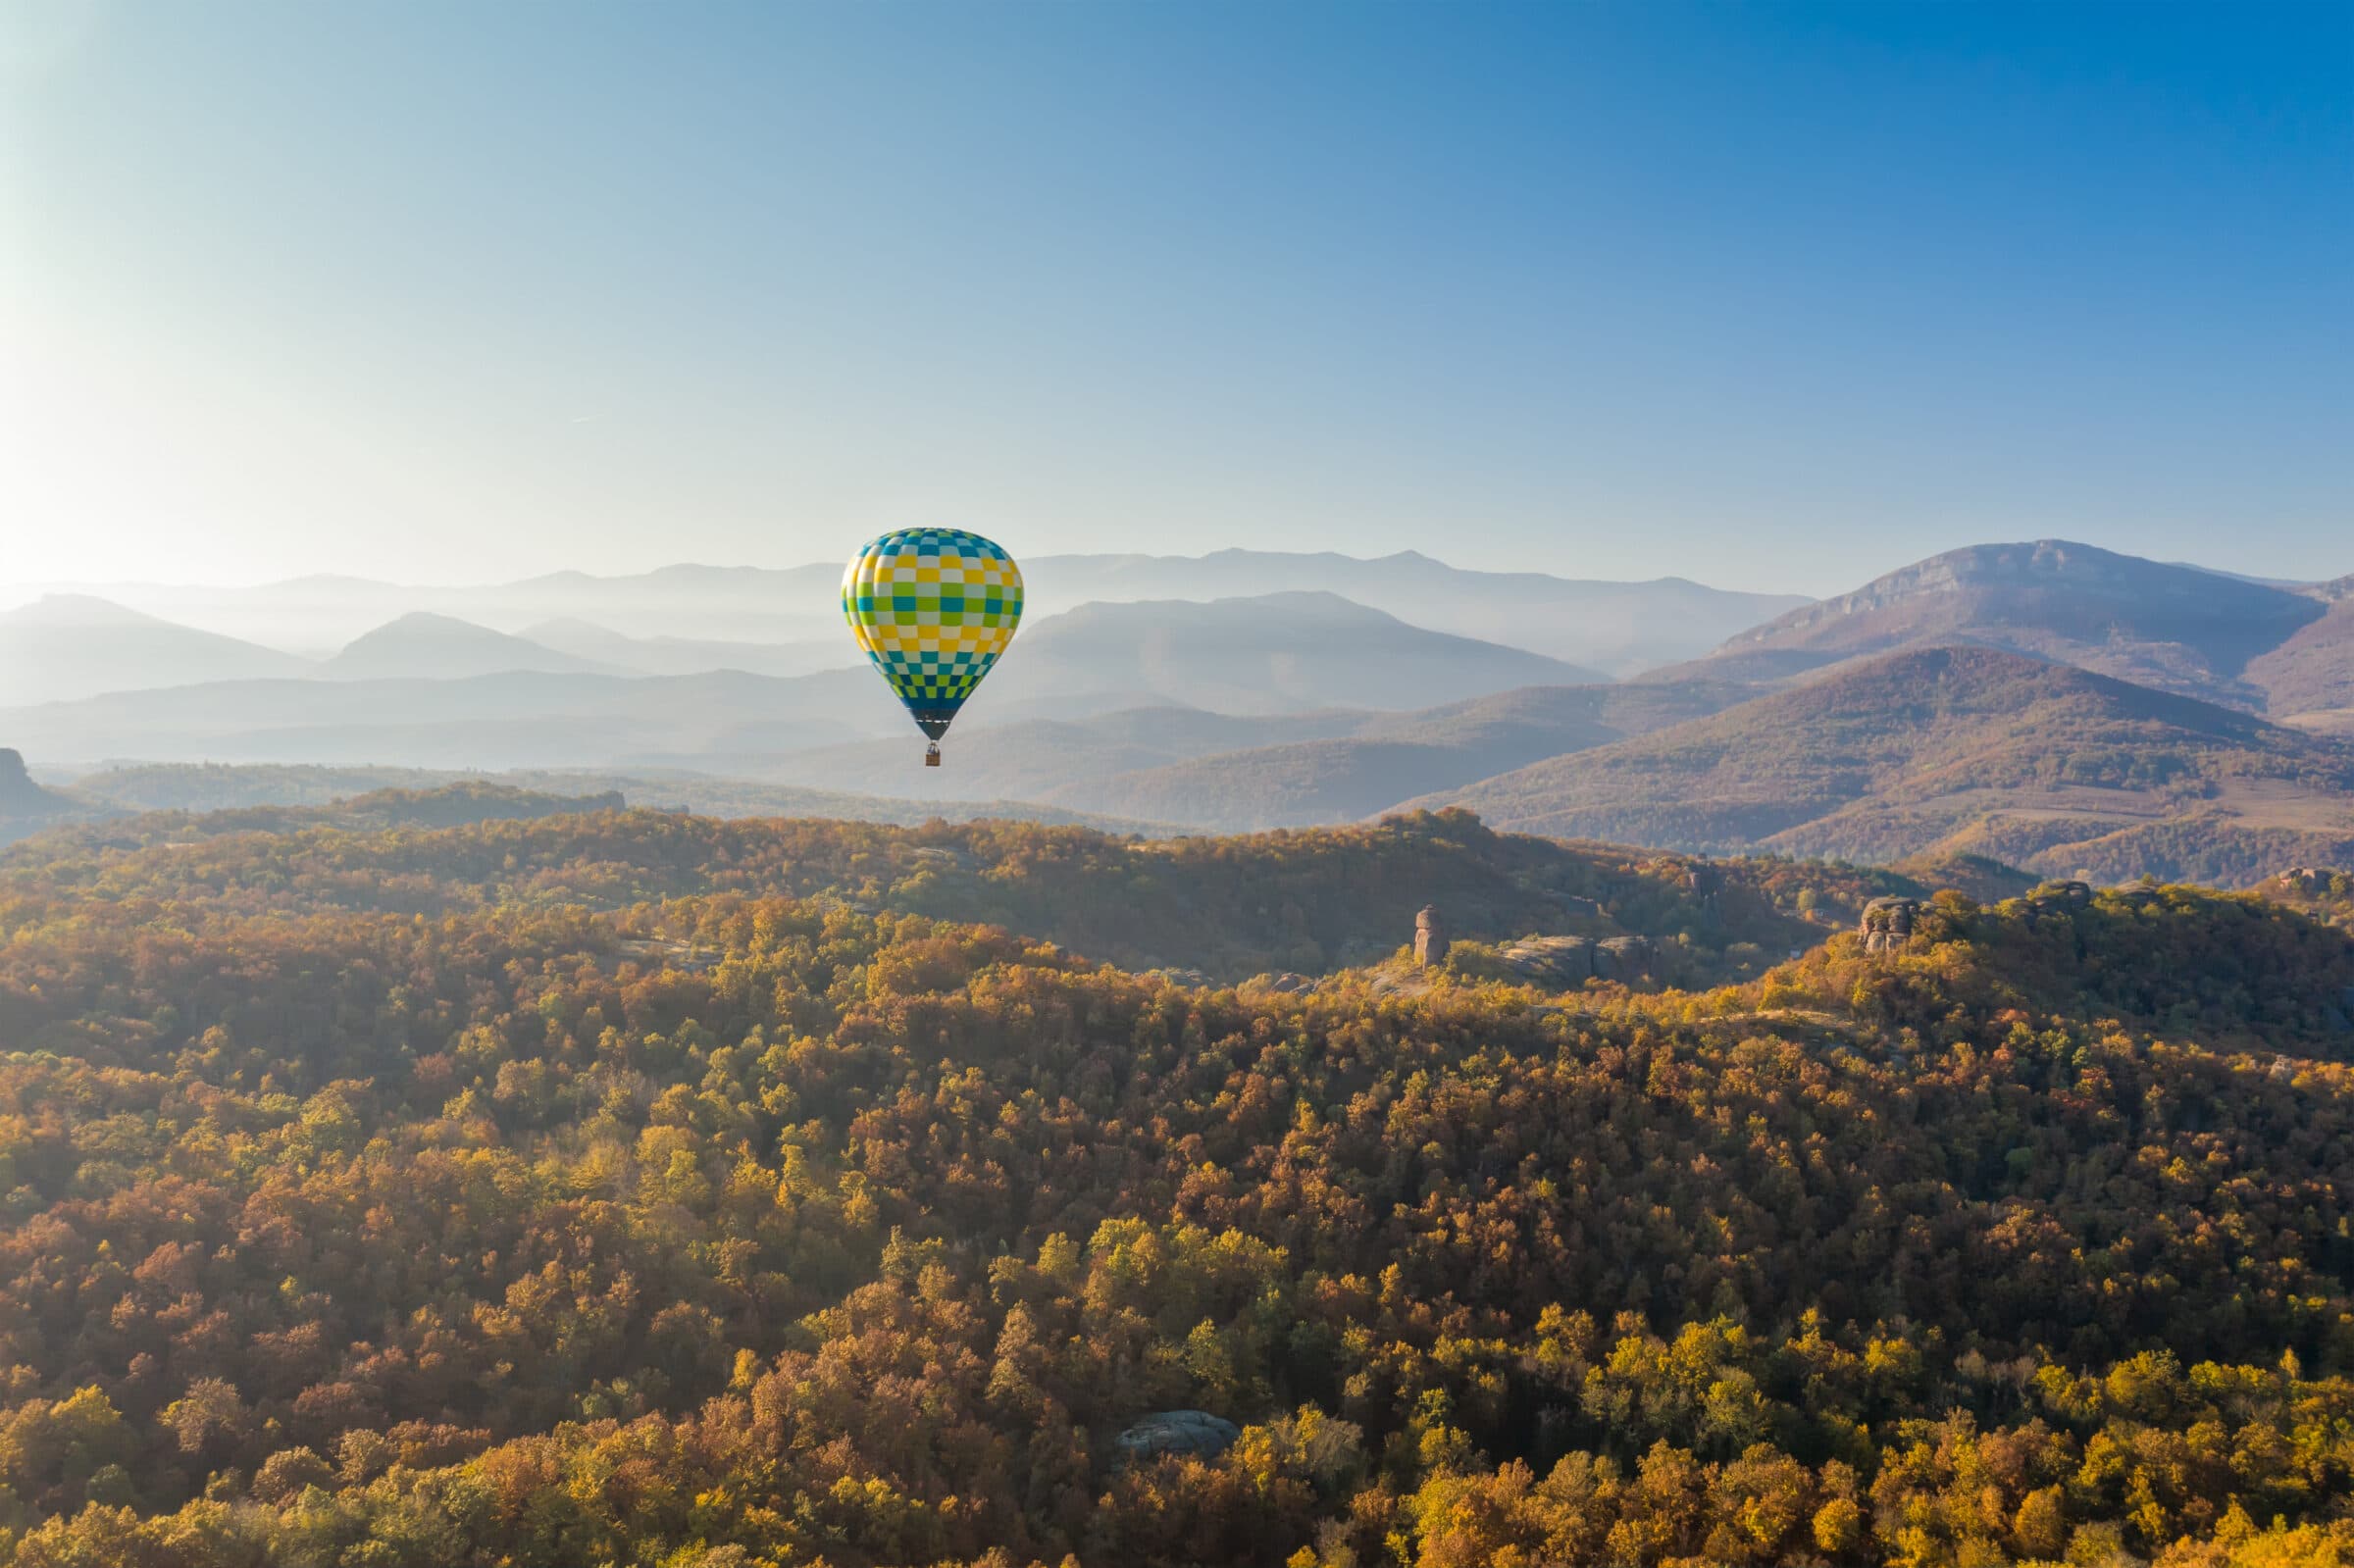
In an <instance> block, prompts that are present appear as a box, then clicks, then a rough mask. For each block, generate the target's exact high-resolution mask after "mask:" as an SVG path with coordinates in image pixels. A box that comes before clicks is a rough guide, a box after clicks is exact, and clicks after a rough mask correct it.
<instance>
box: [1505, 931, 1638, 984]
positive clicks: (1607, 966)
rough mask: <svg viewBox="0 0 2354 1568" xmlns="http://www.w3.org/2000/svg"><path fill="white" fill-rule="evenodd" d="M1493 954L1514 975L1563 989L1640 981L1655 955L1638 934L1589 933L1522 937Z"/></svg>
mask: <svg viewBox="0 0 2354 1568" xmlns="http://www.w3.org/2000/svg"><path fill="white" fill-rule="evenodd" d="M1496 956H1497V957H1498V958H1499V959H1501V960H1503V962H1504V963H1505V965H1506V967H1508V968H1510V970H1511V971H1512V972H1513V973H1514V974H1515V975H1518V976H1521V977H1522V978H1524V979H1527V980H1531V981H1534V982H1536V983H1537V984H1539V985H1547V986H1557V987H1560V988H1562V989H1567V988H1569V987H1571V986H1582V985H1584V984H1585V983H1586V982H1587V981H1589V980H1613V981H1618V982H1620V983H1622V984H1628V983H1632V982H1634V981H1638V980H1641V979H1643V978H1645V977H1646V976H1648V975H1649V974H1650V973H1651V970H1652V964H1653V961H1654V959H1655V957H1656V954H1655V952H1654V950H1653V948H1652V945H1651V942H1650V940H1649V939H1648V938H1646V937H1642V936H1606V937H1604V938H1603V939H1602V940H1600V941H1596V940H1595V939H1594V938H1593V937H1591V936H1523V937H1521V938H1520V939H1519V940H1518V941H1516V942H1510V943H1507V944H1506V945H1505V946H1503V947H1501V948H1499V949H1497V953H1496Z"/></svg>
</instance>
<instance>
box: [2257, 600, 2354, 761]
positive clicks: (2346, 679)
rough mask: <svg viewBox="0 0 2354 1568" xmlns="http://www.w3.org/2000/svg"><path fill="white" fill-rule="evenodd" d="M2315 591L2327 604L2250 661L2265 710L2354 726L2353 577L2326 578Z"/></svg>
mask: <svg viewBox="0 0 2354 1568" xmlns="http://www.w3.org/2000/svg"><path fill="white" fill-rule="evenodd" d="M2312 596H2313V597H2315V598H2317V599H2319V600H2321V601H2322V602H2323V603H2325V604H2327V605H2328V609H2327V610H2326V611H2325V612H2324V613H2323V615H2322V616H2321V618H2320V619H2319V620H2316V621H2309V622H2307V623H2306V624H2305V625H2303V626H2301V627H2299V628H2298V629H2297V630H2296V632H2294V633H2293V634H2292V635H2290V636H2289V637H2288V639H2287V640H2286V641H2284V642H2282V643H2281V644H2280V645H2279V646H2278V647H2276V648H2272V649H2269V650H2268V651H2266V652H2264V653H2260V654H2258V655H2257V656H2256V657H2255V658H2254V659H2251V660H2250V661H2248V668H2247V679H2248V682H2249V683H2250V684H2252V685H2255V686H2257V687H2259V688H2261V689H2262V690H2263V692H2264V696H2265V709H2266V712H2268V713H2269V714H2271V715H2272V716H2273V717H2274V718H2276V719H2278V720H2281V721H2283V722H2285V723H2293V724H2300V725H2308V726H2311V727H2314V728H2333V729H2345V728H2349V727H2354V577H2344V578H2340V579H2338V580H2337V581H2336V582H2326V583H2323V584H2322V585H2321V586H2319V587H2318V588H2315V589H2314V590H2313V595H2312Z"/></svg>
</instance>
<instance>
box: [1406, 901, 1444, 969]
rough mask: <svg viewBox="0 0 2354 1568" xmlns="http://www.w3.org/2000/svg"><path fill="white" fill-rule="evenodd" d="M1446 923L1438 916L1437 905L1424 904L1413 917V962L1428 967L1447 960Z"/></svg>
mask: <svg viewBox="0 0 2354 1568" xmlns="http://www.w3.org/2000/svg"><path fill="white" fill-rule="evenodd" d="M1448 946H1449V943H1448V940H1447V923H1446V921H1445V920H1443V919H1441V918H1440V915H1439V906H1438V905H1436V904H1424V905H1423V906H1422V912H1421V913H1420V914H1418V915H1416V916H1415V917H1414V962H1415V963H1417V964H1420V965H1422V966H1423V967H1424V968H1428V967H1429V966H1431V965H1432V964H1443V963H1445V962H1446V961H1447V948H1448Z"/></svg>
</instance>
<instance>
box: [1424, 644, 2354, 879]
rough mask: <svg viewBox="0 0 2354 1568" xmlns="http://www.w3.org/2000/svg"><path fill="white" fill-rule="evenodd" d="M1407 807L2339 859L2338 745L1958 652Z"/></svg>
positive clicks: (1969, 842)
mask: <svg viewBox="0 0 2354 1568" xmlns="http://www.w3.org/2000/svg"><path fill="white" fill-rule="evenodd" d="M1409 804H1412V805H1441V804H1447V805H1461V806H1467V807H1469V808H1471V809H1473V810H1475V811H1477V812H1479V813H1480V814H1481V816H1482V817H1483V818H1485V819H1486V820H1488V821H1489V822H1490V823H1491V824H1493V825H1494V826H1497V827H1499V828H1507V829H1513V830H1517V831H1522V832H1532V833H1544V834H1550V835H1559V836H1564V837H1603V838H1614V839H1620V840H1626V841H1632V842H1640V843H1652V844H1660V845H1665V846H1672V847H1681V848H1694V849H1712V850H1714V849H1732V848H1746V847H1758V848H1769V849H1779V850H1786V851H1790V852H1793V853H1799V854H1817V855H1834V856H1841V857H1845V858H1851V859H1856V860H1862V861H1867V862H1886V861H1891V860H1896V859H1899V858H1902V857H1906V856H1913V855H1919V854H1922V853H1926V852H1945V853H1951V852H1968V853H1972V854H1979V855H1987V856H1991V857H1993V858H1995V859H1997V860H2000V861H2004V862H2007V863H2009V864H2012V865H2016V866H2021V867H2025V868H2027V869H2030V870H2037V871H2043V872H2047V873H2062V874H2065V873H2073V872H2076V871H2086V872H2090V873H2091V874H2093V875H2094V876H2096V877H2098V878H2101V879H2103V880H2115V879H2118V878H2125V877H2133V876H2138V875H2142V874H2144V873H2155V874H2157V875H2160V876H2177V875H2178V876H2196V877H2198V878H2201V879H2203V880H2207V881H2213V882H2223V883H2230V884H2246V883H2251V882H2254V881H2256V880H2258V879H2260V878H2262V877H2263V876H2265V875H2268V874H2269V873H2271V872H2273V871H2277V870H2278V869H2279V868H2280V867H2281V866H2283V865H2291V864H2300V863H2303V864H2310V863H2317V862H2318V863H2325V864H2326V863H2330V862H2332V861H2335V862H2340V863H2342V862H2343V861H2344V860H2346V859H2348V858H2350V857H2354V755H2350V754H2349V753H2348V752H2347V751H2346V750H2345V749H2343V748H2341V747H2339V746H2336V745H2334V744H2331V743H2329V742H2328V741H2325V740H2321V739H2317V738H2315V737H2313V736H2309V735H2306V734H2303V733H2299V732H2297V731H2295V730H2290V729H2284V728H2281V727H2279V726H2276V725H2272V724H2268V723H2266V722H2264V721H2263V720H2260V719H2256V718H2253V717H2251V716H2249V715H2247V714H2244V713H2239V712H2235V711H2233V710H2230V709H2226V708H2223V707H2220V706H2217V705H2214V704H2210V703H2204V702H2199V701H2195V700H2193V699H2190V698H2186V697H2180V696H2175V695H2172V694H2169V693H2163V692H2157V691H2152V690H2149V689H2147V688H2144V687H2140V686H2135V685H2132V684H2129V683H2124V682H2121V681H2117V680H2113V679H2111V678H2108V677H2105V676H2100V675H2095V674H2093V673H2091V672H2088V671H2082V670H2077V669H2073V668H2072V667H2070V666H2067V665H2061V664H2053V663H2047V662H2044V661H2041V660H2037V659H2032V658H2028V657H2025V656H2023V655H2020V654H2014V653H2006V652H2003V651H2000V650H1996V649H1991V648H1979V647H1951V648H1932V649H1919V650H1911V651H1907V652H1903V653H1896V654H1887V655H1882V656H1881V657H1879V658H1876V659H1871V660H1869V661H1867V662H1865V663H1862V664H1859V665H1857V666H1855V667H1853V668H1850V669H1846V670H1842V671H1840V672H1837V673H1836V674H1833V675H1830V676H1828V677H1825V678H1823V679H1821V680H1818V681H1817V682H1815V683H1811V684H1809V685H1805V686H1801V687H1799V688H1797V689H1794V690H1791V691H1786V692H1781V693H1777V694H1773V695H1770V696H1766V697H1761V698H1757V699H1754V700H1752V701H1749V702H1745V703H1742V704H1740V705H1739V706H1736V707H1732V708H1728V709H1726V710H1725V711H1723V712H1721V713H1718V714H1715V715H1714V716H1712V717H1708V718H1702V719H1696V720H1693V721H1690V722H1688V723H1684V724H1679V725H1675V726H1673V727H1671V728H1668V729H1665V730H1662V731H1659V732H1658V733H1653V734H1650V735H1645V736H1642V737H1639V738H1636V739H1630V740H1623V741H1618V742H1615V743H1613V744H1611V745H1607V746H1601V747H1597V748H1594V749H1591V750H1587V751H1581V752H1576V753H1572V754H1570V755H1567V756H1561V757H1556V758H1553V759H1551V760H1548V761H1544V762H1540V763H1536V764H1534V765H1532V766H1529V767H1525V768H1521V769H1518V770H1516V771H1513V772H1510V773H1506V774H1502V775H1500V776H1498V777H1496V778H1492V779H1488V780H1484V781H1482V782H1480V783H1478V784H1470V785H1467V786H1464V787H1461V788H1454V789H1447V790H1442V791H1438V792H1436V793H1433V794H1431V795H1428V796H1426V797H1424V798H1422V799H1420V800H1417V801H1413V802H1409Z"/></svg>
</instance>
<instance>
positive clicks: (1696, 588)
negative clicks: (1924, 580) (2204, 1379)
mask: <svg viewBox="0 0 2354 1568" xmlns="http://www.w3.org/2000/svg"><path fill="white" fill-rule="evenodd" d="M855 542H857V541H855V540H849V541H847V542H845V543H844V551H845V552H846V550H847V548H848V547H849V544H854V543H855ZM1022 568H1023V575H1024V579H1025V582H1026V585H1027V589H1028V604H1029V611H1030V613H1031V614H1032V615H1034V616H1035V615H1041V614H1044V615H1053V614H1057V613H1060V612H1062V611H1065V610H1070V609H1075V608H1077V607H1078V606H1080V605H1082V604H1085V603H1090V602H1095V601H1118V602H1133V601H1139V600H1149V599H1195V600H1208V599H1222V598H1238V597H1251V596H1255V595H1259V594H1264V593H1272V592H1331V593H1338V594H1341V595H1342V596H1344V597H1346V598H1351V599H1354V600H1356V602H1358V603H1360V604H1364V605H1366V606H1368V607H1370V608H1373V609H1377V610H1382V611H1385V612H1387V613H1389V614H1392V615H1395V616H1397V617H1398V618H1399V619H1401V620H1404V621H1407V622H1408V623H1409V624H1412V625H1415V626H1419V627H1421V628H1423V629H1425V630H1428V631H1436V632H1448V633H1451V634H1454V635H1458V636H1469V637H1473V638H1477V639H1480V640H1483V641H1491V642H1503V643H1508V644H1511V645H1514V646H1520V647H1525V648H1528V649H1529V650H1531V651H1533V652H1538V653H1543V654H1546V655H1548V656H1550V657H1554V658H1559V659H1561V660H1563V661H1565V662H1568V663H1575V664H1585V665H1591V666H1593V667H1595V668H1597V669H1601V670H1607V671H1609V672H1610V673H1611V674H1612V675H1622V674H1626V673H1628V672H1630V671H1632V670H1635V669H1640V668H1645V667H1648V666H1651V665H1656V664H1661V663H1666V662H1671V661H1674V660H1677V659H1685V658H1692V657H1695V656H1697V655H1699V654H1702V653H1705V652H1706V651H1707V650H1708V649H1710V648H1711V647H1713V646H1714V645H1715V644H1716V643H1718V642H1719V641H1721V640H1722V639H1723V638H1724V637H1726V636H1728V635H1730V634H1731V633H1733V632H1738V631H1740V630H1741V629H1743V628H1744V627H1749V626H1754V625H1756V624H1757V623H1758V622H1760V621H1763V620H1766V619H1768V618H1770V617H1772V616H1774V615H1778V614H1780V613H1781V612H1782V611H1784V610H1787V609H1789V608H1791V607H1793V606H1794V605H1798V604H1803V603H1805V602H1807V601H1806V599H1805V598H1804V596H1803V595H1798V594H1770V593H1748V592H1741V591H1737V590H1731V589H1723V588H1714V587H1709V586H1706V585H1704V584H1701V583H1697V582H1689V581H1687V580H1685V579H1682V578H1661V579H1657V580H1654V581H1652V582H1607V581H1598V580H1586V579H1576V578H1562V577H1556V576H1552V575H1550V574H1546V573H1537V572H1510V573H1504V572H1476V571H1467V570H1464V569H1461V568H1457V567H1451V566H1447V565H1446V564H1444V563H1442V562H1439V561H1435V560H1433V559H1431V558H1430V557H1428V556H1426V555H1422V554H1419V553H1417V552H1414V551H1403V552H1400V553H1398V554H1395V555H1389V556H1382V557H1379V558H1377V559H1371V560H1367V559H1363V558H1360V557H1356V556H1348V555H1341V554H1338V553H1333V552H1323V553H1296V552H1284V551H1268V550H1242V549H1236V550H1219V551H1214V552H1212V553H1210V554H1208V555H1203V556H1147V555H1075V554H1064V555H1043V556H1037V557H1032V558H1026V559H1024V560H1023V562H1022ZM841 581H842V568H841V567H840V566H839V565H834V564H826V563H814V564H811V565H806V566H796V567H786V568H768V567H749V566H742V567H717V566H702V565H693V564H684V563H683V564H678V565H673V566H667V567H662V568H659V569H657V570H655V571H651V572H645V573H639V574H634V575H625V576H616V577H599V576H595V575H593V574H590V573H586V572H555V573H549V574H546V575H543V576H540V577H537V578H527V579H522V580H519V581H516V582H505V583H488V584H474V585H466V586H449V587H436V586H423V585H404V584H398V583H389V582H374V581H371V580H366V579H358V578H347V577H332V576H329V577H306V578H295V579H289V580H287V581H284V582H272V583H264V584H260V585H257V586H253V587H244V588H219V587H188V586H175V585H171V584H157V583H124V582H118V583H108V584H102V585H80V586H78V587H77V591H84V592H90V593H96V594H100V595H103V596H105V597H107V598H111V599H115V600H118V601H120V602H123V603H126V604H131V605H136V606H138V607H139V608H141V609H143V610H147V611H150V612H152V613H155V614H159V615H165V616H168V617H170V618H172V619H175V620H179V621H183V622H185V623H187V624H189V625H192V626H202V627H207V628H211V629H214V630H216V631H220V632H230V633H233V634H235V635H237V636H240V637H244V638H248V639H250V640H254V641H258V642H263V643H269V644H273V645H276V646H281V647H287V648H295V649H304V650H317V649H327V648H333V647H339V646H341V645H342V644H344V643H346V642H348V641H349V640H351V639H352V638H353V637H355V636H357V635H359V634H360V633H362V632H366V631H368V630H369V629H371V628H373V627H376V626H378V625H381V624H382V623H384V622H386V621H389V620H393V619H395V618H397V617H399V616H401V615H404V614H407V613H410V612H412V611H420V610H422V611H431V612H434V613H436V614H442V615H450V616H456V617H460V618H463V619H466V620H470V621H474V622H477V623H480V624H483V625H487V626H490V627H493V628H495V629H497V630H500V631H505V632H519V633H523V634H527V635H528V634H529V632H530V629H532V628H534V627H536V626H539V625H542V624H544V623H546V622H549V621H559V620H567V619H570V620H581V621H587V622H589V623H591V624H593V625H595V626H597V627H599V628H602V629H605V630H607V631H609V632H613V633H614V634H618V635H624V636H628V637H632V638H637V639H651V638H660V637H672V638H679V639H684V640H691V641H723V642H726V641H734V642H748V643H754V644H774V643H779V642H795V641H802V640H817V641H822V640H823V639H825V638H828V637H834V636H838V635H839V634H840V632H841V620H840V616H839V614H838V612H837V609H836V602H837V596H838V593H839V591H840V585H841ZM575 651H579V650H575ZM598 656H600V657H602V656H603V655H598Z"/></svg>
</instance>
